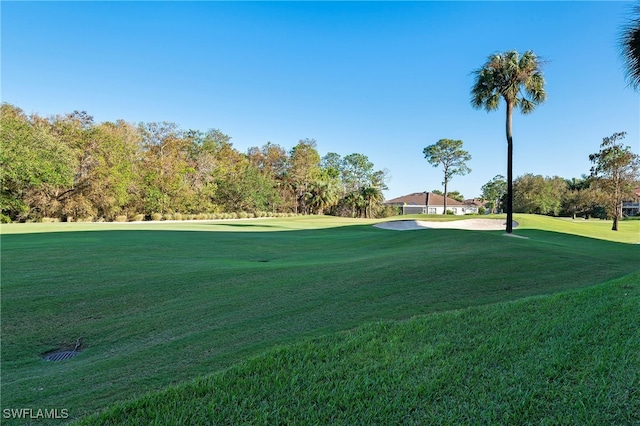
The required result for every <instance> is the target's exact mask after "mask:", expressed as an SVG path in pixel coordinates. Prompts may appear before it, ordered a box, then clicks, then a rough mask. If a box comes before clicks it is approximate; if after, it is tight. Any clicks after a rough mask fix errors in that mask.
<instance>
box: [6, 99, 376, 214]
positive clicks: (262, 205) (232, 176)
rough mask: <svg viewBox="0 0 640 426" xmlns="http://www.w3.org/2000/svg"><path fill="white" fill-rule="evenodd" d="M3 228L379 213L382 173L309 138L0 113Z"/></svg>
mask: <svg viewBox="0 0 640 426" xmlns="http://www.w3.org/2000/svg"><path fill="white" fill-rule="evenodd" d="M0 144H1V145H2V150H1V151H0V167H1V168H2V175H1V183H2V188H1V192H0V208H1V211H0V214H1V215H2V216H0V218H1V219H2V221H3V222H8V221H28V220H41V219H43V218H57V219H59V220H63V221H66V220H78V219H82V220H107V221H112V220H115V219H116V218H117V217H119V216H126V217H127V218H133V217H140V216H142V217H144V218H146V219H149V218H152V217H154V218H157V217H164V216H168V215H171V214H191V215H194V214H202V213H220V212H247V213H252V214H257V213H261V214H262V213H264V214H266V213H269V214H275V213H281V214H323V213H328V214H334V215H346V216H356V217H372V216H375V215H377V214H381V210H382V207H381V206H380V202H381V201H382V199H383V196H382V191H383V190H386V189H387V182H388V180H389V172H388V171H387V170H386V169H382V170H376V169H375V167H374V165H373V163H372V162H371V161H369V159H368V157H367V156H366V155H364V154H360V153H353V154H349V155H347V156H344V157H342V156H341V155H340V154H338V153H333V152H331V153H328V154H327V155H326V156H324V157H322V158H321V157H320V155H319V153H318V150H317V142H316V141H315V140H314V139H308V138H307V139H301V140H300V141H298V143H297V144H296V145H295V146H294V147H293V148H291V149H290V150H287V149H285V148H283V147H282V146H280V145H278V144H275V143H272V142H267V143H266V144H264V145H263V146H254V147H250V148H249V149H248V150H247V152H246V153H243V152H240V151H238V150H237V149H236V148H235V147H234V146H233V144H232V143H231V137H230V136H229V135H226V134H224V133H223V132H222V131H220V130H218V129H210V130H207V131H204V132H203V131H200V130H193V129H189V130H182V129H180V128H179V127H178V125H177V124H175V123H172V122H152V123H139V124H138V125H134V124H131V123H127V122H125V121H124V120H117V121H115V122H103V123H96V122H94V120H93V117H91V116H90V115H88V114H87V113H86V112H84V111H82V112H78V111H74V112H73V113H70V114H64V115H56V116H53V117H49V118H44V117H41V116H39V115H37V114H32V115H27V114H25V113H24V112H23V111H22V110H21V109H20V108H18V107H16V106H14V105H11V104H8V103H3V104H2V105H1V106H0Z"/></svg>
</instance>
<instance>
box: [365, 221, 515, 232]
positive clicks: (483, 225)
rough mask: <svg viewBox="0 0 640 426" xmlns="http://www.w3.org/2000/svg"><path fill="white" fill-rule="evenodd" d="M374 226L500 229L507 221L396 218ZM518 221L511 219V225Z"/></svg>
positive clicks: (392, 228) (386, 227) (383, 227)
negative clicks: (437, 220)
mask: <svg viewBox="0 0 640 426" xmlns="http://www.w3.org/2000/svg"><path fill="white" fill-rule="evenodd" d="M373 226H375V227H376V228H382V229H391V230H394V231H414V230H417V229H467V230H470V231H502V230H504V229H505V228H506V226H507V222H506V220H504V219H464V220H452V221H446V222H429V221H424V220H396V221H393V222H382V223H378V224H376V225H373ZM516 226H518V222H516V221H513V227H514V228H515V227H516Z"/></svg>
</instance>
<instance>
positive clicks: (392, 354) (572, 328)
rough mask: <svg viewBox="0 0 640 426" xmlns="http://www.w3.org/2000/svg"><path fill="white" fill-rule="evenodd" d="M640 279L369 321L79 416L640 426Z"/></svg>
mask: <svg viewBox="0 0 640 426" xmlns="http://www.w3.org/2000/svg"><path fill="white" fill-rule="evenodd" d="M639 281H640V273H635V274H632V275H628V276H626V277H623V278H622V279H617V280H614V281H610V282H607V283H604V284H602V285H597V286H594V287H590V288H586V289H581V290H576V291H572V292H565V293H558V294H556V295H550V296H539V297H531V298H527V299H523V300H519V301H515V302H502V303H498V304H494V305H488V306H482V307H474V308H468V309H463V310H457V311H449V312H444V313H436V314H430V315H424V316H420V317H416V318H413V319H411V320H408V321H402V322H399V321H395V322H390V321H385V322H378V323H374V324H367V325H364V326H362V327H358V328H356V329H355V330H351V331H349V332H343V333H335V334H332V335H329V336H324V337H320V338H315V339H309V340H307V341H305V342H302V343H298V344H294V345H290V346H287V347H281V348H276V349H273V350H270V351H267V352H266V353H265V354H262V355H260V356H258V357H254V358H251V359H249V360H247V361H244V362H241V363H239V364H237V365H235V366H234V367H232V368H230V369H228V370H224V371H222V372H218V373H216V374H213V375H210V376H207V377H202V378H198V379H196V380H194V381H191V382H189V383H186V384H182V385H179V386H175V387H171V388H169V389H167V390H165V391H162V392H159V393H155V394H152V395H146V396H144V397H142V398H139V399H137V400H136V401H133V402H128V403H124V404H117V405H116V406H114V407H111V408H110V409H109V410H108V411H107V412H105V413H101V414H99V415H94V416H91V417H89V418H87V419H84V420H83V421H82V422H81V423H80V424H83V425H116V424H125V423H126V424H135V425H148V424H190V425H200V424H264V425H277V424H281V425H292V424H345V425H369V424H384V425H395V424H428V425H439V424H442V425H450V424H548V425H598V426H600V425H614V424H618V425H632V424H639V423H640V369H639V368H638V366H639V365H640V333H638V330H639V329H640V285H639Z"/></svg>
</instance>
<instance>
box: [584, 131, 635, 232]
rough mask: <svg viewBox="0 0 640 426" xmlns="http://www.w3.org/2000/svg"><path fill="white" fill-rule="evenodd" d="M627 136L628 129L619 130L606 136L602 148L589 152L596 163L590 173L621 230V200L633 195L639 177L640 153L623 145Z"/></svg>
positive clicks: (606, 207) (614, 226)
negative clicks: (619, 222)
mask: <svg viewBox="0 0 640 426" xmlns="http://www.w3.org/2000/svg"><path fill="white" fill-rule="evenodd" d="M625 136H626V132H619V133H614V134H613V135H611V136H609V137H606V138H603V139H602V143H601V144H600V151H598V152H596V153H595V154H591V155H589V160H590V161H591V162H592V163H593V167H591V176H592V177H593V178H594V185H596V187H598V188H600V189H601V190H602V192H603V195H604V203H605V206H604V207H605V209H606V211H607V214H608V215H609V216H610V217H612V218H613V226H612V228H611V230H613V231H617V230H618V220H619V219H620V217H621V216H622V202H623V201H625V200H626V199H627V198H630V197H632V196H633V190H634V186H635V184H636V183H637V182H638V180H640V176H639V175H638V170H639V169H640V156H638V154H635V153H634V152H633V151H631V147H629V146H624V145H622V140H623V139H624V137H625Z"/></svg>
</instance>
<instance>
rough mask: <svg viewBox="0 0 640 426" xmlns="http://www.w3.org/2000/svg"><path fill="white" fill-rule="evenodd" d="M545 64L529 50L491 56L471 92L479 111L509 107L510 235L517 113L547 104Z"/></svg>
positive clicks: (508, 210)
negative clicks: (515, 112)
mask: <svg viewBox="0 0 640 426" xmlns="http://www.w3.org/2000/svg"><path fill="white" fill-rule="evenodd" d="M541 68H542V61H541V60H540V59H539V58H538V57H537V56H536V54H535V53H533V52H532V51H530V50H528V51H526V52H525V53H524V54H523V55H522V56H520V54H519V53H518V52H517V51H515V50H511V51H509V52H504V53H495V54H493V55H491V56H489V58H488V60H487V62H486V63H485V64H484V65H483V67H482V68H480V69H478V70H476V71H474V74H475V76H476V82H475V84H474V86H473V88H472V89H471V105H472V106H473V107H474V108H477V109H486V110H487V111H493V110H496V109H498V106H499V105H500V99H504V102H505V104H506V106H507V125H506V133H507V233H508V234H510V233H512V232H513V133H512V130H511V122H512V116H513V110H514V109H516V108H520V111H521V112H522V113H523V114H528V113H530V112H532V111H533V110H534V109H535V107H536V106H537V105H539V104H541V103H543V102H544V101H545V99H546V98H547V93H546V92H545V90H544V83H545V82H544V76H543V75H542V71H541Z"/></svg>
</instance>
